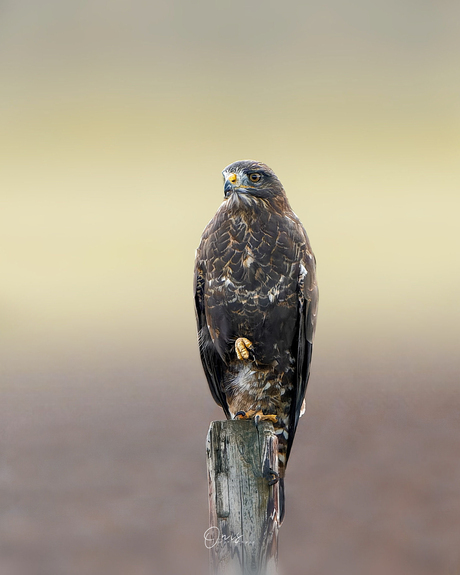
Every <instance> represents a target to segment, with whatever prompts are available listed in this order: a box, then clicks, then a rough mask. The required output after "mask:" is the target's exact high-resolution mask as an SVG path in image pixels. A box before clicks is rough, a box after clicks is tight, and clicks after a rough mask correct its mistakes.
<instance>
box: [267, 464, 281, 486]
mask: <svg viewBox="0 0 460 575" xmlns="http://www.w3.org/2000/svg"><path fill="white" fill-rule="evenodd" d="M265 479H266V480H267V481H268V485H276V484H277V483H278V481H279V480H280V476H279V473H278V472H277V471H275V470H274V469H272V468H271V467H270V469H269V470H268V471H266V473H265Z"/></svg>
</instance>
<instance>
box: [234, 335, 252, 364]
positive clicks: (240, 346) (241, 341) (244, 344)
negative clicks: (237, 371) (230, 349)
mask: <svg viewBox="0 0 460 575" xmlns="http://www.w3.org/2000/svg"><path fill="white" fill-rule="evenodd" d="M250 349H252V342H251V341H249V339H246V338H245V337H239V338H238V339H237V340H236V341H235V351H236V355H237V357H238V359H241V360H243V359H249V350H250Z"/></svg>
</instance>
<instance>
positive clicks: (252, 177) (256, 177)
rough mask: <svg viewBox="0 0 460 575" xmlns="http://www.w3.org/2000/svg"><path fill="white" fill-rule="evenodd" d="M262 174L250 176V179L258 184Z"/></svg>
mask: <svg viewBox="0 0 460 575" xmlns="http://www.w3.org/2000/svg"><path fill="white" fill-rule="evenodd" d="M260 178H261V176H260V174H249V179H250V180H251V182H258V181H259V180H260Z"/></svg>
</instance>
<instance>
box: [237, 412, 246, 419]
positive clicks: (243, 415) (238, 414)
mask: <svg viewBox="0 0 460 575" xmlns="http://www.w3.org/2000/svg"><path fill="white" fill-rule="evenodd" d="M237 417H246V412H245V411H237V412H236V413H235V419H236V418H237Z"/></svg>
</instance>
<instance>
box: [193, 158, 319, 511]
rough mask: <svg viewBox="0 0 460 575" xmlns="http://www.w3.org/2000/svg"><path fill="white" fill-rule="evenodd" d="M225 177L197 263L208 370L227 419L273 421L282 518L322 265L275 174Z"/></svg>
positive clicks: (233, 169) (253, 169)
mask: <svg viewBox="0 0 460 575" xmlns="http://www.w3.org/2000/svg"><path fill="white" fill-rule="evenodd" d="M222 173H223V176H224V201H223V203H222V204H221V206H220V207H219V209H218V210H217V213H216V215H215V216H214V217H213V219H212V220H211V221H210V222H209V224H208V225H207V227H206V229H205V230H204V232H203V235H202V238H201V242H200V245H199V247H198V249H197V253H196V261H195V309H196V319H197V329H198V343H199V348H200V355H201V361H202V363H203V368H204V372H205V374H206V378H207V380H208V384H209V388H210V390H211V394H212V396H213V398H214V400H215V401H216V402H217V403H218V405H220V406H221V407H222V409H223V410H224V413H225V415H226V417H227V419H230V418H232V419H233V418H240V417H244V418H254V419H255V420H256V423H257V422H258V421H260V420H265V419H268V420H271V421H273V424H274V427H275V432H276V434H277V436H278V446H279V452H278V462H279V466H278V467H279V480H280V508H281V518H282V517H283V515H284V473H285V469H286V464H287V461H288V458H289V453H290V451H291V447H292V442H293V440H294V435H295V432H296V428H297V424H298V422H299V417H300V416H301V415H302V414H303V412H304V411H305V399H304V398H305V390H306V387H307V382H308V377H309V374H310V362H311V355H312V345H313V336H314V332H315V324H316V311H317V303H318V288H317V284H316V275H315V257H314V255H313V253H312V250H311V247H310V242H309V240H308V237H307V234H306V232H305V229H304V228H303V226H302V224H301V223H300V220H299V219H298V217H297V216H296V215H295V214H294V212H293V211H292V209H291V207H290V205H289V202H288V199H287V197H286V194H285V192H284V189H283V186H282V184H281V182H280V181H279V179H278V178H277V177H276V175H275V173H274V172H273V171H272V170H271V169H270V168H269V167H268V166H266V165H265V164H262V163H260V162H255V161H252V160H244V161H238V162H235V163H233V164H231V165H229V166H228V167H226V168H225V169H224V171H223V172H222Z"/></svg>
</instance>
